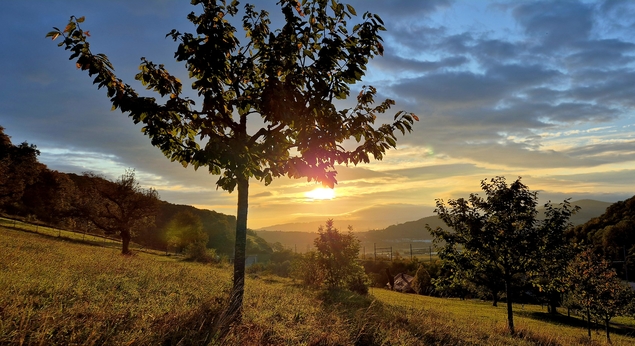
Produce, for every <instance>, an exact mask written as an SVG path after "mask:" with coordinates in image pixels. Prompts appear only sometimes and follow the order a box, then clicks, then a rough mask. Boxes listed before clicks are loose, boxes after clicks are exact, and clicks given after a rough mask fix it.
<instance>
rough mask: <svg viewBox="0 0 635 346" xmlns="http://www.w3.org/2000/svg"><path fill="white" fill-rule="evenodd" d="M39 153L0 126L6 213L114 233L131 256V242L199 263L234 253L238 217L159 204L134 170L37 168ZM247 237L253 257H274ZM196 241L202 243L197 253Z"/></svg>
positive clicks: (1, 207)
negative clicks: (209, 255) (210, 255)
mask: <svg viewBox="0 0 635 346" xmlns="http://www.w3.org/2000/svg"><path fill="white" fill-rule="evenodd" d="M39 154H40V152H39V150H38V149H37V146H36V145H34V144H29V143H27V142H23V143H21V144H19V145H14V144H13V143H12V142H11V138H10V137H9V136H8V135H7V134H6V133H5V130H4V128H3V127H1V126H0V212H2V213H3V214H5V215H7V216H12V217H15V216H17V217H22V218H23V219H25V220H27V221H32V222H41V223H45V224H48V225H52V226H57V227H61V228H66V229H71V230H76V231H82V232H88V233H94V234H102V235H110V236H117V237H119V238H121V240H122V253H130V248H129V245H130V241H135V242H136V243H138V244H140V245H143V246H146V247H149V248H153V249H159V250H166V251H167V250H169V251H174V252H183V253H185V252H187V251H186V250H192V251H193V252H196V251H198V253H199V255H200V256H193V257H195V258H202V257H201V256H202V252H201V251H203V252H205V251H207V250H208V249H214V251H215V252H216V254H217V255H219V256H224V257H229V256H231V255H232V251H233V246H234V240H235V236H234V232H233V229H234V228H235V225H236V218H235V217H234V216H231V215H225V214H222V213H218V212H215V211H211V210H201V209H197V208H194V207H192V206H187V205H175V204H171V203H168V202H165V201H161V200H160V199H159V195H158V193H157V192H156V190H154V189H152V188H143V187H141V186H140V184H139V182H138V179H137V178H136V174H135V171H134V170H127V171H126V172H124V173H123V174H122V175H121V176H120V177H118V178H117V179H115V180H109V179H107V178H105V177H103V176H100V175H97V174H95V173H92V172H85V173H83V174H73V173H63V172H58V171H55V170H51V169H49V168H48V167H47V166H46V165H44V164H42V163H40V162H39V161H38V156H39ZM192 225H193V226H192ZM192 233H194V234H196V236H193V235H192ZM248 233H249V235H248V239H247V245H246V246H247V248H246V249H247V252H248V253H249V254H259V255H263V256H268V255H269V254H270V253H271V252H272V249H271V247H270V246H269V245H268V244H267V243H266V242H265V241H264V239H262V238H260V237H258V236H257V234H256V233H255V232H253V231H251V230H250V231H249V232H248ZM192 243H197V245H196V246H198V247H199V248H198V249H197V250H196V251H195V249H194V248H192V245H191V244H192ZM188 247H189V248H188ZM203 257H204V256H203Z"/></svg>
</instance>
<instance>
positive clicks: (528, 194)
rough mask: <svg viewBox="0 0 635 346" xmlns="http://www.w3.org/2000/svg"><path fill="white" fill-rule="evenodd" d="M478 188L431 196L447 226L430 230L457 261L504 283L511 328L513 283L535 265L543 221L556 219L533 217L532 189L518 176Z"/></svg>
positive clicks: (534, 196)
mask: <svg viewBox="0 0 635 346" xmlns="http://www.w3.org/2000/svg"><path fill="white" fill-rule="evenodd" d="M481 189H482V190H483V191H484V192H485V195H486V197H485V198H483V197H480V196H478V195H477V194H471V195H470V197H469V199H467V200H466V199H464V198H459V199H457V200H449V201H448V202H447V204H446V203H445V202H443V201H442V200H437V208H436V210H435V212H436V213H437V214H438V215H439V217H440V218H441V220H443V221H444V222H445V223H446V225H447V226H448V227H449V229H448V230H445V229H443V228H437V229H435V230H432V229H431V230H430V231H431V233H432V234H433V235H434V237H435V240H436V241H443V242H445V244H446V245H445V246H446V247H450V248H454V249H455V250H456V251H454V252H459V253H460V257H459V258H460V259H461V260H462V261H467V262H468V263H471V266H473V267H475V268H478V270H477V273H488V271H489V272H490V274H495V275H493V276H491V278H492V280H502V281H503V282H504V283H505V292H506V295H507V321H508V327H509V330H510V332H511V333H514V319H513V318H514V316H513V310H512V302H513V286H514V284H515V283H516V281H517V280H518V279H521V278H522V279H528V276H530V275H531V273H532V272H534V271H536V270H537V269H538V268H537V266H538V261H537V259H538V258H539V257H540V256H541V255H542V253H541V251H542V249H544V248H545V245H544V244H545V241H547V237H546V236H545V227H543V226H544V225H548V224H554V223H556V221H557V220H553V218H554V216H553V215H551V214H548V215H547V219H546V220H545V221H544V222H543V223H542V224H541V223H539V222H538V220H537V214H538V211H537V210H536V205H537V202H536V200H537V193H536V192H532V191H530V190H529V188H528V187H527V186H526V185H524V184H523V183H522V182H521V181H520V178H518V179H517V180H516V181H514V182H513V183H511V184H510V185H507V183H506V181H505V178H504V177H496V178H493V179H491V180H489V181H488V180H482V181H481ZM558 216H560V214H558ZM459 268H460V267H459ZM468 277H469V275H468Z"/></svg>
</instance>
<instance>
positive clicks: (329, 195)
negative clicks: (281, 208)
mask: <svg viewBox="0 0 635 346" xmlns="http://www.w3.org/2000/svg"><path fill="white" fill-rule="evenodd" d="M304 195H305V196H306V197H307V198H310V199H320V200H325V199H333V198H335V190H333V189H329V188H324V187H316V188H315V189H313V190H312V191H309V192H307V193H305V194H304Z"/></svg>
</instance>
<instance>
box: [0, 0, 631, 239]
mask: <svg viewBox="0 0 635 346" xmlns="http://www.w3.org/2000/svg"><path fill="white" fill-rule="evenodd" d="M243 3H244V2H243ZM251 3H253V4H255V5H256V7H257V8H264V9H267V10H268V11H269V12H270V13H271V18H272V26H274V27H275V26H276V25H277V24H278V25H279V23H280V18H281V16H280V14H279V9H277V7H276V6H275V1H273V0H268V1H265V0H254V1H252V2H251ZM349 3H350V4H352V5H353V6H354V7H355V9H356V10H357V13H358V14H362V13H364V12H366V11H370V12H372V13H376V14H378V15H379V16H381V18H382V19H383V21H384V22H385V26H386V29H387V31H385V32H382V37H383V39H384V48H385V53H384V55H383V56H380V57H376V58H375V59H373V60H372V61H371V63H370V64H369V68H368V71H367V73H366V75H365V76H364V78H363V83H360V84H358V85H355V86H353V87H352V90H353V91H352V95H356V92H355V90H359V87H360V85H361V84H365V85H373V86H375V87H376V88H377V89H378V93H379V96H380V97H378V99H383V98H391V99H394V100H395V101H396V107H394V108H393V110H394V112H396V111H398V110H406V111H409V112H413V113H415V114H416V115H417V116H418V117H419V118H420V121H418V122H417V123H415V125H414V130H413V132H412V133H411V134H408V135H406V136H403V137H402V136H401V134H400V135H399V136H398V147H397V149H396V150H390V151H388V152H387V154H386V155H385V157H384V159H383V160H382V161H373V162H371V163H370V164H361V165H358V166H352V165H351V166H348V167H337V171H338V182H339V183H338V184H337V185H336V187H335V189H334V191H331V192H330V194H329V193H327V194H326V195H324V194H321V193H316V192H315V191H314V190H315V189H317V188H319V187H320V185H316V184H315V183H309V182H307V181H306V179H299V180H293V179H288V178H279V179H277V180H275V181H274V182H273V183H272V184H271V185H269V186H264V184H261V183H259V182H256V181H252V182H251V185H250V207H249V221H248V227H250V228H252V229H257V228H262V227H266V226H270V225H275V224H282V223H288V222H308V221H321V220H326V219H328V218H333V219H335V220H336V221H337V220H358V221H360V222H361V221H362V220H363V221H367V223H366V224H363V226H360V227H362V228H366V227H369V228H381V227H385V226H387V225H390V224H394V223H401V222H406V221H412V220H417V219H419V218H422V217H425V216H429V215H432V214H433V210H434V205H435V200H436V199H443V200H448V199H452V198H459V197H467V196H468V195H469V194H470V193H477V192H479V191H480V181H481V180H483V179H488V178H492V177H495V176H505V177H506V178H507V180H508V181H510V182H511V181H513V180H515V179H516V178H517V177H522V181H523V182H524V183H525V184H526V185H528V186H529V188H530V189H532V190H536V191H539V197H540V202H541V203H543V202H547V201H550V200H551V201H553V202H561V201H562V200H564V199H566V198H572V200H579V199H586V198H590V199H596V200H601V201H606V202H616V201H619V200H624V199H626V198H629V197H632V196H633V195H635V2H632V1H614V0H608V1H477V0H470V1H452V0H428V1H408V0H375V1H363V0H355V1H353V0H351V1H350V2H349ZM192 11H195V12H199V11H200V8H199V7H194V6H192V5H190V4H189V1H185V0H178V1H177V0H144V1H141V0H139V1H128V0H109V1H86V0H46V1H44V0H41V1H40V0H22V1H5V2H3V10H2V11H1V12H0V29H1V30H2V32H3V33H4V35H1V36H0V46H1V47H2V49H0V81H1V82H0V126H3V127H4V128H5V133H7V134H8V135H9V136H11V137H12V141H13V143H14V144H17V143H21V142H23V141H27V142H29V143H32V144H35V145H37V147H38V149H39V150H40V151H41V155H40V161H41V162H42V163H44V164H46V165H47V166H48V167H49V168H50V169H55V170H59V171H62V172H72V173H82V172H86V171H92V172H95V173H98V174H102V175H104V176H106V177H108V178H110V179H116V178H117V177H118V176H120V175H121V174H122V173H123V172H124V171H125V170H126V169H127V168H133V169H135V171H136V174H137V178H138V179H139V181H140V183H141V184H142V185H143V186H145V187H153V188H155V189H157V190H158V192H159V194H160V196H161V198H162V199H164V200H166V201H169V202H172V203H177V204H189V205H194V206H196V207H199V208H206V209H212V210H216V211H219V212H222V213H226V214H231V215H235V214H236V202H237V201H236V198H237V194H236V193H231V194H230V193H227V192H226V191H223V190H222V189H217V188H216V186H215V182H216V180H217V177H215V176H210V175H209V174H208V172H207V170H205V169H204V168H202V169H199V170H198V171H194V169H192V168H191V167H188V168H183V167H182V166H181V165H180V164H178V163H174V162H170V161H169V160H168V159H166V158H165V157H164V156H163V154H162V153H161V152H160V150H159V149H157V148H155V147H153V146H152V145H151V144H150V141H149V138H147V137H146V136H144V135H143V134H142V133H141V131H140V130H141V126H139V125H134V124H133V122H132V120H131V119H130V118H128V117H127V115H124V114H122V113H120V112H119V111H115V112H111V111H110V108H111V105H110V103H109V100H108V98H107V97H106V95H105V91H104V90H97V88H96V87H94V86H93V85H92V84H91V81H92V79H91V78H89V77H88V76H87V74H86V73H85V71H80V70H77V69H76V68H75V64H74V63H73V62H71V61H69V60H68V56H69V53H68V52H67V51H64V50H63V49H61V48H58V47H57V45H56V43H57V42H51V40H50V39H46V38H45V37H44V36H45V35H46V33H47V32H49V31H51V30H52V27H54V26H57V27H60V28H63V27H64V26H65V25H66V23H67V22H68V19H69V17H70V16H71V15H75V16H77V17H80V16H85V17H86V21H85V22H84V24H83V28H84V30H89V31H90V34H91V37H90V43H91V49H92V51H93V53H105V54H106V55H107V56H108V57H109V58H110V60H111V61H112V63H113V65H114V66H115V72H116V73H117V75H118V76H119V77H120V78H122V79H123V80H124V81H125V82H126V83H128V84H131V85H132V86H133V87H136V88H138V89H142V87H141V86H140V84H139V83H137V82H136V81H135V80H134V75H135V74H136V73H137V69H138V66H139V63H140V58H141V57H146V58H147V59H148V60H151V61H153V62H155V63H157V64H159V63H162V64H165V66H166V68H167V69H168V70H169V71H170V72H172V73H174V74H175V75H177V76H179V77H180V78H181V80H182V81H183V82H184V86H187V85H188V82H187V75H186V73H185V68H184V67H183V65H182V64H180V63H177V62H175V61H174V59H173V53H174V51H175V49H176V47H177V44H176V43H175V42H173V41H172V40H171V39H166V38H165V34H167V33H168V32H169V31H170V30H171V29H177V30H179V31H181V32H193V31H194V27H193V25H192V24H191V23H190V22H188V21H187V19H186V16H187V14H188V13H190V12H192ZM239 37H240V36H239ZM380 120H381V119H380ZM319 198H326V199H319ZM369 221H372V222H371V224H372V226H368V222H369ZM360 225H361V223H360ZM358 230H364V229H358Z"/></svg>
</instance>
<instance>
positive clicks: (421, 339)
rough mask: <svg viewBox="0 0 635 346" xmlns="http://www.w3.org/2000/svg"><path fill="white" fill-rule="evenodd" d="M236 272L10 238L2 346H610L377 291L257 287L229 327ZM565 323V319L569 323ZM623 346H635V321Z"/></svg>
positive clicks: (276, 280)
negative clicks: (510, 326)
mask: <svg viewBox="0 0 635 346" xmlns="http://www.w3.org/2000/svg"><path fill="white" fill-rule="evenodd" d="M230 279H231V268H230V267H229V266H228V265H227V264H221V265H209V264H208V265H204V264H198V263H190V262H184V261H181V260H178V259H175V257H173V256H165V255H159V254H149V253H141V252H136V254H135V255H133V256H122V255H121V254H120V249H119V248H117V247H115V246H113V247H104V246H101V245H100V244H96V243H87V242H85V241H83V240H81V239H70V238H65V237H59V238H58V237H56V236H53V235H43V234H35V233H31V232H25V231H24V230H18V229H14V228H13V227H12V226H11V225H6V226H0V345H200V344H202V343H204V342H206V341H207V342H209V343H210V344H212V345H578V344H586V345H602V344H604V334H603V330H602V329H601V328H600V329H598V330H596V331H594V332H593V340H592V341H590V342H589V341H588V339H587V337H586V330H585V329H584V323H583V321H581V320H580V319H579V318H577V317H567V316H566V315H560V316H557V317H556V318H552V317H550V316H549V315H548V314H547V312H546V308H544V309H543V308H542V307H541V306H535V305H525V306H521V305H516V306H515V308H516V310H515V316H516V318H515V321H516V325H517V331H518V332H517V334H516V335H515V336H510V335H509V333H508V332H507V330H506V314H505V308H504V306H503V305H504V304H500V305H501V306H500V307H492V306H491V304H490V303H489V302H481V301H472V300H464V301H462V300H458V299H442V298H433V297H426V296H417V295H412V294H401V293H396V292H392V291H388V290H384V289H377V288H374V289H371V291H370V294H369V295H368V296H359V295H357V294H354V293H350V292H347V291H330V292H329V291H323V290H312V289H307V288H304V287H302V286H300V285H299V282H295V281H293V280H292V279H285V278H280V277H277V276H269V275H260V274H258V275H250V276H248V277H247V282H246V292H245V302H244V317H243V319H242V321H241V322H240V323H237V324H234V325H226V323H224V319H223V314H222V312H223V310H224V308H225V302H226V301H227V298H228V296H229V289H230V287H231V280H230ZM565 314H566V312H565ZM615 321H616V322H619V323H614V324H613V330H612V340H613V344H614V345H632V344H635V337H633V336H631V335H633V333H634V329H633V327H634V324H635V323H634V322H633V319H632V318H621V319H616V320H615Z"/></svg>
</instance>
